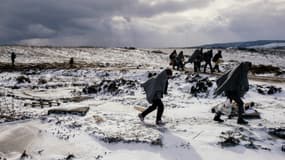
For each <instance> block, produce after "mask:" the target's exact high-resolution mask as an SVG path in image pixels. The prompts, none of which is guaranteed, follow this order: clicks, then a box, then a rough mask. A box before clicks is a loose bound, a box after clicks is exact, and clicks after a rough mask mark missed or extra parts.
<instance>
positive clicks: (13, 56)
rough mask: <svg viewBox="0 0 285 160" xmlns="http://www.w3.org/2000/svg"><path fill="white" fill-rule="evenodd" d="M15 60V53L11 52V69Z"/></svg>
mask: <svg viewBox="0 0 285 160" xmlns="http://www.w3.org/2000/svg"><path fill="white" fill-rule="evenodd" d="M15 59H16V53H15V52H12V53H11V61H12V66H13V67H14V66H15Z"/></svg>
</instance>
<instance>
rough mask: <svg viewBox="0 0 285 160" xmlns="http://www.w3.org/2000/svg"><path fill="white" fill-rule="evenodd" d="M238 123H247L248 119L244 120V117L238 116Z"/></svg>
mask: <svg viewBox="0 0 285 160" xmlns="http://www.w3.org/2000/svg"><path fill="white" fill-rule="evenodd" d="M237 123H238V124H241V125H247V124H248V121H246V120H244V119H243V118H242V117H238V120H237Z"/></svg>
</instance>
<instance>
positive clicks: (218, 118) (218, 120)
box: [214, 112, 224, 123]
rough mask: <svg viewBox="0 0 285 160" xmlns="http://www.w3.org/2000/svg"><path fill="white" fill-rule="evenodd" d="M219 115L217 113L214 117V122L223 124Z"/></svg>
mask: <svg viewBox="0 0 285 160" xmlns="http://www.w3.org/2000/svg"><path fill="white" fill-rule="evenodd" d="M221 115H222V114H221V112H217V113H216V115H215V117H214V121H217V122H219V123H223V122H224V120H222V119H221Z"/></svg>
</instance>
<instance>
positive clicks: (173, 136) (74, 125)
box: [0, 47, 285, 160]
mask: <svg viewBox="0 0 285 160" xmlns="http://www.w3.org/2000/svg"><path fill="white" fill-rule="evenodd" d="M8 51H15V52H16V53H17V59H16V65H17V62H18V63H46V62H48V63H52V62H68V60H69V58H70V57H74V58H75V62H78V63H79V62H83V61H84V62H88V63H96V62H100V63H104V64H106V63H109V64H114V65H113V66H116V65H120V66H121V65H122V64H123V66H125V67H126V69H123V70H107V69H108V67H106V70H104V69H103V70H102V69H100V70H98V69H96V68H82V69H79V68H76V69H68V70H61V69H50V70H37V71H26V70H25V71H21V72H20V71H19V72H1V73H0V111H1V114H0V115H1V117H0V160H2V159H5V158H6V159H9V160H10V159H21V157H22V159H33V160H34V159H36V160H37V159H46V160H63V159H82V160H83V159H84V160H89V159H97V160H120V159H133V160H144V159H153V160H189V159H193V160H213V159H220V160H228V159H233V160H240V159H245V160H255V159H256V160H257V159H258V160H267V159H276V160H278V159H280V160H281V159H284V156H285V152H282V151H281V147H282V146H284V145H285V140H284V139H281V138H277V137H274V136H271V135H269V134H268V131H269V128H277V127H283V128H284V127H285V110H284V109H285V93H284V90H285V84H284V83H273V82H272V83H268V82H262V81H252V80H251V81H250V85H251V86H250V90H249V92H248V93H247V94H246V95H245V98H244V102H255V104H256V105H255V107H254V108H255V109H257V110H258V111H259V112H260V113H261V119H251V120H248V121H249V125H247V126H242V125H238V124H237V123H236V117H234V118H233V119H228V118H227V116H223V117H222V118H223V119H225V122H224V123H223V124H219V123H217V122H214V121H213V120H212V119H213V116H214V114H213V113H211V108H212V107H213V106H216V105H217V104H221V103H223V102H225V100H226V98H225V97H222V96H219V97H217V98H213V91H214V89H215V83H214V82H215V79H216V77H215V76H213V75H204V74H201V76H202V77H208V78H209V81H211V82H212V83H213V86H211V87H209V88H208V90H207V91H206V92H205V93H199V94H198V96H197V97H195V96H193V95H192V94H191V93H190V92H191V87H192V86H193V85H195V83H190V82H187V81H186V79H187V78H186V77H189V76H190V74H191V73H187V74H186V73H184V72H180V71H175V72H174V74H175V78H174V79H171V80H170V81H169V82H170V84H169V93H168V95H167V96H165V97H164V98H163V103H164V105H165V112H164V115H163V120H164V121H165V122H167V123H166V125H165V126H164V127H157V126H154V125H152V124H154V121H155V116H156V112H154V113H152V114H150V115H149V116H148V117H147V118H146V122H147V123H148V124H149V125H143V124H142V123H141V122H140V121H139V119H138V117H137V114H138V113H140V111H139V110H141V109H144V108H145V107H147V106H149V104H148V103H147V101H146V99H145V94H144V92H143V90H142V88H141V87H140V83H143V82H144V81H146V80H147V79H148V73H149V72H156V73H158V72H160V71H161V70H162V69H163V68H165V67H167V66H168V63H169V62H168V54H169V53H170V52H171V51H172V50H168V49H162V50H161V51H163V52H165V53H153V52H151V51H152V50H151V49H147V50H146V49H140V50H127V49H120V48H115V49H103V48H98V49H96V48H95V49H94V48H32V47H0V62H2V63H8V62H9V56H10V55H9V54H8ZM178 51H180V50H178ZM192 52H193V50H191V49H189V50H184V53H185V54H186V55H190V54H191V53H192ZM223 53H224V54H223V56H224V60H225V63H224V65H225V66H227V64H231V66H232V65H235V63H232V62H233V61H234V62H235V61H238V62H240V61H244V60H249V61H252V62H253V63H254V64H266V65H274V66H278V67H280V68H282V69H284V68H285V63H284V62H285V59H284V55H266V56H264V55H259V54H258V53H249V52H240V51H231V50H226V51H224V52H223ZM137 66H142V67H138V69H127V68H128V67H137ZM187 67H188V68H191V67H192V65H190V64H188V65H187ZM226 68H227V67H224V68H223V69H226ZM19 76H25V77H26V78H29V80H30V83H29V82H27V81H24V82H23V83H19V81H17V78H18V77H19ZM116 79H121V80H122V79H123V80H126V81H129V82H130V84H128V82H127V83H125V84H123V83H122V82H121V81H120V82H119V83H118V84H117V88H115V91H114V92H109V90H108V89H107V88H105V89H103V90H100V91H98V92H97V93H96V94H85V93H83V92H82V90H83V88H85V87H86V86H91V85H93V84H99V83H100V82H101V81H104V80H112V81H114V80H116ZM42 80H45V82H43V81H42ZM120 83H122V84H120ZM265 85H274V86H275V87H277V88H278V87H279V88H281V89H282V91H281V92H277V93H275V94H272V95H268V94H265V95H263V94H260V93H259V92H258V91H257V90H258V89H257V88H258V86H265ZM43 100H45V101H49V102H51V105H49V104H42V103H41V101H43ZM76 107H89V108H90V109H89V111H88V112H87V114H86V115H85V116H79V115H69V114H66V115H57V114H50V115H47V113H48V110H50V109H53V108H76ZM228 135H231V136H232V137H234V138H235V139H238V140H239V144H237V145H236V146H232V147H225V146H224V147H223V146H222V145H221V144H220V142H222V141H225V140H224V139H223V138H221V136H224V137H227V136H228ZM24 151H25V154H23V153H24Z"/></svg>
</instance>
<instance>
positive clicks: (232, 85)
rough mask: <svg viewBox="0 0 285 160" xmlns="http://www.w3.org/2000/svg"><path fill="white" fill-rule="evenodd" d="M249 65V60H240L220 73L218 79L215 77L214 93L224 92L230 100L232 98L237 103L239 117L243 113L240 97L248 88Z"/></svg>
mask: <svg viewBox="0 0 285 160" xmlns="http://www.w3.org/2000/svg"><path fill="white" fill-rule="evenodd" d="M250 67H251V63H250V62H242V63H241V64H240V65H238V66H237V67H235V68H234V69H233V70H231V71H229V72H227V73H226V74H224V75H222V76H221V77H220V78H219V79H217V87H218V88H217V89H216V90H215V92H214V94H215V95H219V94H221V93H222V92H225V94H226V96H227V97H228V98H229V99H230V100H231V101H232V100H234V101H235V102H236V103H237V105H238V114H239V117H241V115H242V114H243V113H244V108H243V104H244V103H243V101H242V100H241V97H243V96H244V94H245V93H246V92H247V91H248V89H249V84H248V77H247V74H248V71H249V69H250Z"/></svg>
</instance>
